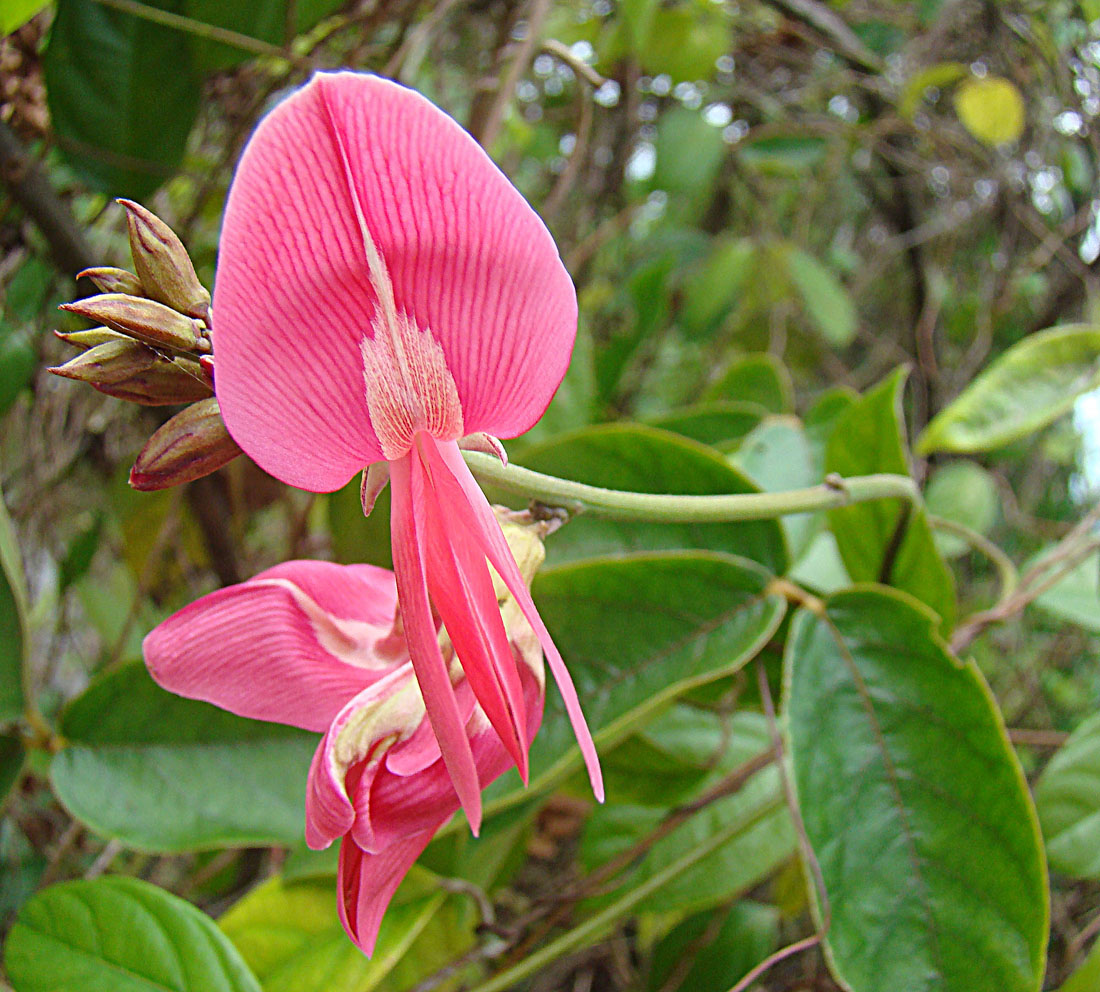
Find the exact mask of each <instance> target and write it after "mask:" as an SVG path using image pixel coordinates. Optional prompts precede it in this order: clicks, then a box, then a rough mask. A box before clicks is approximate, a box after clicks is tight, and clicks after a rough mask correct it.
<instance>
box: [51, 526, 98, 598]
mask: <svg viewBox="0 0 1100 992" xmlns="http://www.w3.org/2000/svg"><path fill="white" fill-rule="evenodd" d="M102 532H103V514H102V513H100V512H97V513H95V514H94V515H93V516H92V518H91V520H90V521H89V522H88V525H87V526H86V527H83V528H82V529H81V530H80V531H78V532H77V534H76V536H75V537H74V538H73V539H72V540H71V541H70V542H69V549H68V550H67V551H66V552H65V557H64V558H62V559H61V574H60V575H59V576H58V586H59V587H60V590H61V591H62V592H63V591H64V590H66V589H67V588H68V587H69V586H71V585H72V584H73V583H74V582H75V581H76V580H77V579H79V578H81V577H82V576H83V575H84V574H85V573H86V572H87V571H88V568H89V566H90V565H91V564H92V558H93V557H94V556H95V553H96V550H97V549H98V548H99V536H100V534H101V533H102Z"/></svg>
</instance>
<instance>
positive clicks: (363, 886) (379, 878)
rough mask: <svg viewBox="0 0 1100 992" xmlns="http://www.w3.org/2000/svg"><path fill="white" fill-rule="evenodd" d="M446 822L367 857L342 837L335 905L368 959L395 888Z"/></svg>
mask: <svg viewBox="0 0 1100 992" xmlns="http://www.w3.org/2000/svg"><path fill="white" fill-rule="evenodd" d="M445 822H446V817H444V818H443V819H441V820H439V821H438V822H436V823H435V824H434V825H432V826H431V827H430V828H429V829H427V830H424V831H423V832H422V833H418V834H413V835H411V836H409V837H405V838H403V839H402V840H400V841H398V842H397V843H396V844H393V845H392V846H390V847H388V848H386V850H384V851H381V852H379V853H378V854H367V853H366V852H364V851H363V850H362V849H361V848H360V847H359V846H358V845H357V844H356V843H355V841H354V840H352V839H351V838H350V837H345V838H344V840H343V843H342V844H341V845H340V864H339V877H338V879H337V894H336V904H337V906H338V908H339V911H340V922H341V923H343V925H344V929H345V930H346V931H347V933H348V936H349V937H350V938H351V939H352V940H353V941H354V942H355V944H356V946H358V947H359V949H360V950H361V951H362V952H363V953H364V954H366V955H367V956H370V955H371V954H372V953H373V952H374V943H375V941H376V940H377V939H378V928H379V926H380V925H381V923H382V916H383V915H384V914H385V912H386V907H388V906H389V904H390V900H391V899H392V898H393V894H394V892H396V891H397V887H398V885H400V884H401V880H402V879H403V878H404V877H405V876H406V875H407V874H408V873H409V869H410V868H411V867H412V866H413V862H415V861H416V859H417V858H419V857H420V855H421V853H422V852H423V850H424V848H425V847H427V846H428V841H430V840H431V839H432V837H433V836H434V835H435V832H436V831H437V830H438V829H439V828H440V827H441V826H443V824H444V823H445Z"/></svg>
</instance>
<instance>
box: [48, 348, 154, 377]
mask: <svg viewBox="0 0 1100 992" xmlns="http://www.w3.org/2000/svg"><path fill="white" fill-rule="evenodd" d="M160 360H161V359H160V356H158V355H157V353H156V352H155V351H153V350H152V349H151V348H146V347H145V345H143V344H140V343H138V342H137V341H133V340H131V339H130V338H123V337H120V338H119V339H118V340H117V341H105V342H104V343H103V344H97V345H96V346H95V347H93V348H89V349H88V350H87V351H85V352H83V353H82V354H79V355H77V356H76V358H71V359H69V361H67V362H66V363H65V364H64V365H59V366H57V367H56V368H52V369H50V370H49V371H50V372H52V373H53V374H54V375H60V376H64V377H65V378H66V379H76V380H77V381H78V382H90V383H91V384H92V385H93V386H111V385H114V384H116V383H119V382H125V381H126V380H127V379H132V378H133V377H134V376H136V375H141V374H142V373H143V372H146V371H148V370H149V369H151V368H152V367H153V365H155V364H156V363H157V362H158V361H160Z"/></svg>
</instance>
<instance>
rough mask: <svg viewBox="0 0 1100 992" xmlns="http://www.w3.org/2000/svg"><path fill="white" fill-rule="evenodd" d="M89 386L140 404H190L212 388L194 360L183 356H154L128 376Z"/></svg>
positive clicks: (200, 398) (208, 394) (208, 393)
mask: <svg viewBox="0 0 1100 992" xmlns="http://www.w3.org/2000/svg"><path fill="white" fill-rule="evenodd" d="M92 385H93V386H95V388H96V389H98V390H99V391H100V392H101V393H106V394H107V395H108V396H114V397H115V398H116V399H120V400H129V401H130V402H131V403H140V404H141V405H142V406H171V405H173V404H176V403H194V402H195V401H196V400H204V399H206V398H207V397H209V396H213V395H214V390H213V389H211V388H210V386H209V385H207V383H206V382H205V381H204V380H203V378H202V377H201V375H200V374H199V366H198V363H197V362H192V361H189V360H188V359H186V358H174V359H173V358H163V357H160V356H158V358H157V361H156V362H155V363H154V364H153V365H151V366H150V367H149V368H147V369H146V370H145V371H143V372H139V373H137V374H136V375H133V376H131V377H130V378H129V379H124V380H123V381H121V382H116V383H110V384H106V385H105V384H102V383H97V382H93V383H92Z"/></svg>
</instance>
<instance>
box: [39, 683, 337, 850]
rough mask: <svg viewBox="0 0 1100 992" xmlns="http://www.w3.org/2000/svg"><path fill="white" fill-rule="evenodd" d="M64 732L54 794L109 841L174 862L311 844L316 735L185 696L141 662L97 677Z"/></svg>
mask: <svg viewBox="0 0 1100 992" xmlns="http://www.w3.org/2000/svg"><path fill="white" fill-rule="evenodd" d="M61 733H62V734H63V735H64V736H65V738H66V739H67V740H68V741H69V742H70V744H69V746H68V747H66V748H65V749H64V750H62V751H61V752H60V753H59V754H58V755H57V756H56V757H55V758H54V760H53V763H52V765H51V768H50V780H51V782H52V783H53V787H54V791H55V792H56V793H57V797H58V799H60V800H61V802H62V803H63V804H64V805H65V807H66V808H67V809H68V810H69V812H70V813H72V814H73V816H75V817H77V818H78V819H80V820H82V821H83V822H84V823H87V824H88V825H89V826H90V827H92V828H93V829H94V830H96V831H98V832H99V833H101V834H104V835H105V836H107V837H114V838H117V839H119V840H121V841H123V842H124V843H126V844H127V845H129V846H131V847H136V848H139V849H142V850H147V851H166V852H172V851H191V850H197V849H203V848H210V847H220V846H245V845H263V846H267V845H273V844H283V845H287V846H290V845H292V844H294V843H296V842H298V841H300V840H301V836H302V831H303V830H304V828H305V816H304V803H305V782H306V772H307V771H308V770H309V761H310V758H311V756H312V753H313V751H314V750H315V749H316V746H317V736H316V735H315V734H309V733H306V732H305V731H302V730H297V729H296V728H293V727H284V726H282V725H280V724H274V723H262V722H260V721H258V720H246V719H244V718H243V717H239V716H234V715H233V714H232V713H227V712H226V711H225V710H220V709H218V708H217V707H216V706H211V705H210V704H209V703H201V702H198V701H196V700H192V699H183V698H182V697H179V696H174V695H172V694H171V693H169V692H166V691H165V690H164V689H161V688H160V687H159V686H158V685H157V684H156V683H155V682H153V680H152V679H151V678H150V677H149V673H148V672H147V671H146V670H145V666H144V665H142V664H140V663H135V664H129V665H125V666H123V667H121V668H118V669H116V670H114V671H111V672H108V673H106V674H105V675H102V676H101V677H100V678H98V679H96V680H95V681H94V682H93V683H92V684H91V685H90V686H89V687H88V689H87V690H85V692H84V693H82V694H81V695H80V696H78V697H77V698H76V699H74V700H73V702H72V703H71V704H70V706H69V707H68V709H67V710H66V711H65V713H64V715H63V717H62V721H61Z"/></svg>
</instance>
